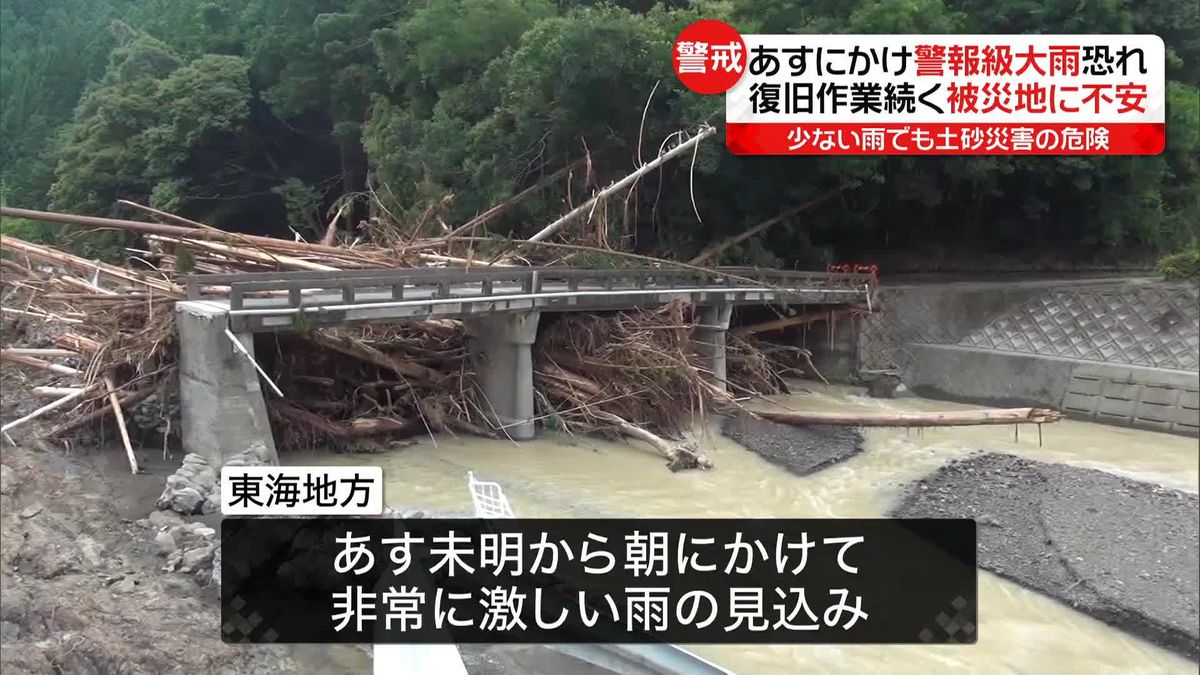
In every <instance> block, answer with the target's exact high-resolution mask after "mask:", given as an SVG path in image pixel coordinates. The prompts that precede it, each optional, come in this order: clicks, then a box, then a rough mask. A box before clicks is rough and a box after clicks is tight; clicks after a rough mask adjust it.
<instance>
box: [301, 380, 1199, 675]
mask: <svg viewBox="0 0 1200 675" xmlns="http://www.w3.org/2000/svg"><path fill="white" fill-rule="evenodd" d="M797 386H799V387H805V388H806V390H805V391H802V392H800V393H795V394H792V395H790V396H788V397H783V398H781V399H779V401H780V402H782V403H784V404H785V405H789V406H792V407H796V408H800V407H803V408H804V409H808V410H831V411H833V410H853V409H863V408H877V409H885V410H896V411H918V410H952V409H969V408H970V407H971V406H965V405H956V404H952V403H945V402H941V401H929V400H924V399H920V398H902V399H891V400H879V399H870V398H866V397H863V396H861V395H858V394H856V393H854V392H855V390H852V389H849V388H844V387H838V386H827V385H824V384H820V383H817V384H812V383H801V384H798V385H797ZM770 405H773V404H772V403H771V402H766V401H758V402H755V403H754V406H770ZM865 436H866V447H865V451H864V452H863V453H861V454H859V455H857V456H855V457H853V458H851V459H850V460H848V461H846V462H844V463H842V464H839V465H836V466H833V467H831V468H828V469H825V470H823V471H820V472H818V473H816V474H813V475H810V476H805V477H796V476H793V475H791V474H789V473H787V472H786V471H784V470H783V469H781V468H778V467H776V466H774V465H771V464H769V463H767V462H766V461H765V460H763V459H761V458H760V457H758V456H757V455H755V454H753V453H751V452H750V451H748V450H746V449H744V448H742V447H741V446H739V445H737V444H735V443H733V442H732V441H730V440H728V439H726V438H724V437H723V436H721V435H720V433H719V432H718V431H717V426H716V422H715V421H710V423H709V424H707V425H705V432H704V434H703V439H702V445H703V446H704V447H705V448H706V450H707V451H708V453H709V457H710V458H711V459H712V460H713V462H714V463H715V465H716V468H715V469H714V470H712V471H708V472H694V471H693V472H685V473H679V474H672V473H670V472H669V471H668V470H667V469H666V468H665V467H664V465H663V460H662V459H661V458H660V457H659V456H658V455H656V454H654V453H653V452H652V451H651V450H649V449H648V448H645V447H643V446H640V445H633V444H624V443H616V442H606V441H603V440H597V439H592V438H586V437H571V436H564V435H554V434H549V433H543V434H542V435H540V436H539V437H538V439H537V440H534V441H530V442H525V443H521V444H520V445H517V444H515V443H512V442H510V441H493V440H486V439H479V438H445V437H442V438H438V439H436V441H435V440H433V439H429V438H425V439H422V440H421V441H419V442H418V443H417V444H416V445H414V446H411V447H408V448H404V449H402V450H397V451H394V452H390V453H386V454H378V455H339V456H335V457H330V456H328V455H325V456H322V457H320V458H319V459H318V460H315V461H314V460H313V458H311V457H305V458H303V460H301V458H299V457H292V458H290V461H295V462H297V463H298V462H299V461H304V463H309V462H313V463H318V462H319V463H322V464H357V465H368V464H378V465H381V466H383V468H384V478H385V481H386V483H387V485H386V500H387V503H388V504H389V505H391V506H398V507H406V508H423V509H436V510H453V511H459V512H469V511H470V509H471V501H470V495H469V493H468V492H467V488H466V484H467V481H466V475H467V471H474V472H475V475H476V477H477V478H479V479H481V480H495V481H499V482H500V483H501V484H502V485H503V486H504V490H505V492H506V494H507V495H508V498H509V501H510V502H511V503H512V505H513V508H514V510H515V511H516V513H517V514H518V515H520V516H546V517H570V516H575V517H599V516H615V517H621V516H629V517H656V516H658V517H669V516H673V517H737V518H745V517H830V516H833V517H877V516H882V515H885V514H886V513H887V511H888V510H889V509H890V508H891V507H892V506H893V505H894V504H895V502H896V501H897V500H898V498H899V497H900V494H901V492H902V490H903V488H904V486H905V485H906V484H907V483H909V482H911V481H914V480H917V479H919V478H921V477H923V476H926V475H928V474H930V473H932V472H934V471H936V470H937V468H938V467H939V466H940V465H942V464H943V463H945V462H947V461H949V460H952V459H957V458H963V457H966V456H968V455H969V454H971V453H972V452H974V451H977V450H981V449H982V450H990V451H996V452H1006V453H1011V454H1017V455H1021V456H1024V457H1027V458H1029V459H1036V460H1040V461H1045V462H1062V463H1067V464H1071V465H1075V466H1081V467H1087V468H1093V469H1100V470H1104V471H1108V472H1111V473H1116V474H1120V475H1123V476H1127V477H1130V478H1133V479H1135V480H1141V481H1148V482H1154V483H1158V484H1160V485H1163V486H1166V487H1169V488H1174V489H1179V490H1185V491H1189V492H1196V491H1197V489H1198V484H1197V483H1198V480H1200V454H1198V453H1197V450H1196V441H1195V439H1190V438H1182V437H1178V436H1171V435H1167V434H1159V433H1152V432H1145V431H1137V430H1132V429H1124V428H1118V427H1111V426H1104V425H1098V424H1090V423H1084V422H1075V421H1064V422H1059V423H1057V424H1051V425H1046V426H1044V427H1043V431H1042V438H1041V443H1040V444H1039V438H1038V432H1037V429H1036V428H1034V427H1026V428H1024V429H1022V430H1021V433H1020V437H1019V439H1018V440H1016V441H1014V438H1013V428H1012V427H1011V426H1003V427H959V428H948V429H927V430H924V431H922V432H920V433H918V432H917V431H916V430H913V431H908V432H906V431H905V430H902V429H868V430H866V432H865ZM979 593H980V600H979V604H980V610H979V624H980V637H979V642H978V643H977V644H975V645H972V646H953V645H951V646H939V647H930V646H909V645H884V646H880V645H850V646H825V645H799V646H748V645H747V646H742V645H728V646H726V645H721V646H703V645H700V646H695V647H689V648H690V649H693V651H695V652H696V653H698V654H700V655H702V656H704V657H706V658H708V659H710V660H712V661H714V662H716V663H718V664H720V665H722V666H724V667H726V668H729V669H731V670H733V671H735V672H737V673H740V674H743V675H749V674H753V673H790V672H800V671H801V670H808V671H814V669H815V672H830V673H860V672H887V673H919V674H921V675H926V674H927V673H930V672H937V671H944V670H949V669H955V670H960V669H966V670H968V671H970V672H979V673H1046V672H1055V673H1096V672H1122V673H1174V672H1178V673H1195V672H1196V666H1195V664H1194V663H1192V662H1190V661H1189V660H1187V659H1185V658H1183V657H1181V656H1177V655H1175V654H1174V653H1172V652H1169V651H1167V650H1164V649H1162V648H1159V647H1157V646H1154V645H1151V644H1149V643H1147V642H1144V641H1142V640H1140V639H1138V638H1135V637H1132V636H1129V635H1126V634H1125V633H1123V632H1121V631H1119V630H1116V629H1114V628H1111V627H1109V626H1107V625H1105V624H1103V623H1101V622H1099V621H1097V620H1095V619H1092V618H1090V617H1088V616H1087V615H1085V614H1083V613H1080V612H1077V611H1075V610H1073V609H1071V608H1069V607H1067V606H1066V605H1064V604H1061V603H1059V602H1057V601H1055V600H1052V599H1050V598H1047V597H1045V596H1042V595H1040V594H1038V593H1036V592H1033V591H1030V590H1027V589H1025V588H1023V587H1020V586H1018V585H1016V584H1013V583H1011V582H1009V581H1006V580H1004V579H1001V578H999V577H997V576H995V575H992V574H990V573H987V572H982V571H981V572H980V580H979Z"/></svg>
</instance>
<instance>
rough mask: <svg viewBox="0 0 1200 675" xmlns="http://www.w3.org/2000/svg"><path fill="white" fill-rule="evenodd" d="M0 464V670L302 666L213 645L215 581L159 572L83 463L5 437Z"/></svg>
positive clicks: (144, 534)
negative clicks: (212, 585)
mask: <svg viewBox="0 0 1200 675" xmlns="http://www.w3.org/2000/svg"><path fill="white" fill-rule="evenodd" d="M0 465H2V466H3V468H2V469H0V472H2V476H3V478H2V479H0V632H2V635H0V642H2V643H3V649H0V668H2V669H3V671H4V672H6V673H7V672H13V673H118V672H119V673H206V672H229V673H283V672H303V670H302V669H301V668H300V667H299V664H297V663H296V662H295V661H294V660H293V658H292V656H291V655H290V654H288V650H287V648H283V647H254V648H242V647H238V646H232V645H226V644H224V643H223V642H221V640H220V637H219V636H220V632H219V625H218V624H219V616H218V613H217V611H216V608H217V604H216V591H215V589H213V588H209V587H205V586H203V585H202V584H201V583H198V582H197V580H196V579H195V578H194V577H193V576H192V575H186V574H180V573H174V572H172V573H167V572H163V571H161V569H162V567H163V562H162V559H161V558H159V557H158V555H157V553H156V551H155V550H154V546H153V539H152V537H151V536H150V535H149V530H148V529H147V527H146V526H144V525H140V524H138V523H137V522H136V520H134V519H131V518H130V517H129V516H128V515H122V513H121V511H122V510H123V509H122V508H120V505H125V506H128V505H129V504H130V500H129V499H128V498H127V497H126V496H125V495H119V494H114V493H113V492H112V489H111V487H110V486H109V484H108V482H107V481H105V480H104V477H105V475H104V473H102V472H101V471H99V470H98V469H97V468H96V466H95V465H94V462H93V461H92V460H90V459H88V458H86V457H75V458H68V457H65V456H64V455H63V454H62V451H61V450H60V449H57V448H48V447H36V446H35V447H30V446H25V447H11V446H8V447H4V448H3V450H2V451H0ZM145 479H146V483H147V484H153V485H155V486H160V485H161V484H160V483H158V481H157V480H154V479H153V478H151V477H145ZM155 489H156V490H157V489H158V487H156V488H155ZM139 499H140V497H139V496H136V495H135V497H134V499H133V500H132V502H133V503H136V502H137V501H139ZM152 503H153V500H152V499H151V505H152ZM151 508H152V506H151ZM148 513H149V509H146V510H145V511H143V512H142V515H143V516H144V515H146V514H148Z"/></svg>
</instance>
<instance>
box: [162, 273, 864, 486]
mask: <svg viewBox="0 0 1200 675" xmlns="http://www.w3.org/2000/svg"><path fill="white" fill-rule="evenodd" d="M185 283H186V284H187V291H188V299H187V300H185V301H180V302H179V303H177V305H176V321H177V324H178V327H179V339H180V357H179V361H180V398H181V407H182V414H183V420H182V421H183V440H184V444H185V447H187V448H188V449H189V451H191V452H199V453H201V454H204V455H206V456H208V457H209V458H210V459H212V460H214V461H216V462H217V463H218V465H220V463H221V460H222V459H223V455H224V454H226V453H234V452H239V451H240V450H242V449H244V448H246V447H248V446H249V445H250V444H251V443H253V442H256V441H261V442H264V443H266V444H267V447H268V448H269V449H271V451H272V452H274V442H273V440H272V436H271V429H270V425H269V423H268V421H267V415H266V404H265V401H264V398H263V393H262V384H261V381H260V379H259V374H260V372H259V371H258V366H257V363H256V362H255V360H254V341H253V335H254V333H259V332H278V331H295V330H309V329H312V328H317V327H323V326H336V325H346V324H354V323H362V322H403V321H417V320H423V319H430V318H458V319H462V320H463V322H464V325H465V327H466V332H467V343H468V351H469V352H470V355H471V359H472V362H473V365H474V367H475V370H476V376H477V379H478V384H479V386H480V389H481V390H482V392H483V394H484V395H485V396H486V397H487V398H488V400H489V401H490V402H491V404H492V406H493V407H494V409H495V412H496V415H497V418H498V420H499V422H500V423H501V424H503V425H505V427H506V430H507V431H508V433H509V435H510V436H511V437H512V438H513V439H514V440H528V439H530V438H532V437H533V434H534V423H533V421H532V420H533V417H534V401H533V356H532V345H533V344H534V341H535V340H536V337H537V327H538V321H539V318H540V316H541V314H542V313H546V312H595V311H610V310H626V309H638V308H653V307H657V306H661V305H663V304H665V303H668V302H670V301H672V300H684V301H686V302H690V303H693V304H695V305H696V306H697V307H698V308H700V312H699V314H698V317H697V318H698V322H697V326H696V328H695V334H694V335H695V341H696V343H697V345H699V349H700V350H702V353H701V354H700V357H701V358H702V359H703V360H705V361H706V362H707V363H706V370H708V371H709V372H711V373H712V374H713V377H714V380H716V382H717V383H718V384H721V385H722V386H723V385H724V380H725V331H726V330H727V329H728V328H729V319H730V315H731V313H732V310H733V308H734V307H735V306H739V305H763V304H774V305H850V304H861V303H866V304H868V305H869V304H870V303H871V301H872V297H873V294H874V292H875V287H874V279H873V277H872V276H871V275H869V274H852V273H825V272H791V271H781V270H762V269H751V268H717V269H713V270H699V269H668V268H658V267H647V268H641V269H621V270H611V269H610V270H597V269H576V268H568V267H520V268H496V267H488V268H474V269H473V268H466V269H445V268H419V269H390V270H356V271H336V272H288V273H246V274H228V275H219V274H205V275H193V276H189V277H187V278H186V279H185ZM261 374H262V375H263V378H264V379H265V378H266V374H265V373H261ZM269 386H272V387H273V386H274V385H269Z"/></svg>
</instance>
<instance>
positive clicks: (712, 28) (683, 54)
mask: <svg viewBox="0 0 1200 675" xmlns="http://www.w3.org/2000/svg"><path fill="white" fill-rule="evenodd" d="M672 49H673V54H672V57H671V60H672V62H673V63H674V65H675V75H677V76H678V77H679V81H680V82H682V83H683V86H685V87H687V88H688V89H691V90H692V91H694V92H696V93H698V94H724V93H725V92H726V91H729V89H730V88H732V87H733V85H735V84H737V82H738V80H740V79H742V73H744V72H745V71H746V43H745V42H744V41H743V40H742V36H741V35H740V34H738V32H737V30H735V29H734V28H733V26H730V25H729V24H727V23H723V22H721V21H715V20H712V19H705V20H704V21H697V22H696V23H693V24H692V25H690V26H688V27H687V28H684V29H683V32H682V33H680V34H679V37H677V38H675V46H674V47H673V48H672Z"/></svg>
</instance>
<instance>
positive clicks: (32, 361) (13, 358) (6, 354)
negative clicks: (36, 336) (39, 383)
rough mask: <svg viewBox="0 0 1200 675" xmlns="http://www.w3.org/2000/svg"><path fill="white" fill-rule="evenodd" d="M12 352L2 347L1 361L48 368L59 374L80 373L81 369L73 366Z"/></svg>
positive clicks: (43, 368)
mask: <svg viewBox="0 0 1200 675" xmlns="http://www.w3.org/2000/svg"><path fill="white" fill-rule="evenodd" d="M11 352H12V350H11V349H0V361H9V362H11V363H16V364H19V365H22V366H29V367H30V368H38V369H41V370H48V371H50V372H52V373H58V374H59V375H78V374H79V373H80V371H79V370H77V369H75V368H71V367H70V366H60V365H58V364H57V363H50V362H49V361H43V360H41V359H36V358H34V357H32V356H22V355H20V354H13V353H11Z"/></svg>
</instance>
